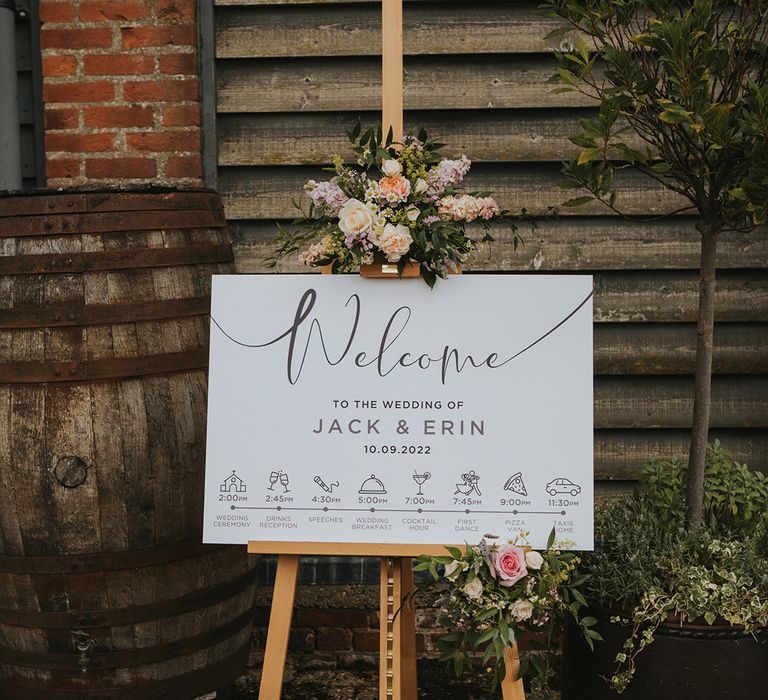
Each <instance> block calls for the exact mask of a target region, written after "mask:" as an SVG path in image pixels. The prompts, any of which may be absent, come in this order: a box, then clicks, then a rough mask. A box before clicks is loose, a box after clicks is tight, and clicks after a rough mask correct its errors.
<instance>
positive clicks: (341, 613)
mask: <svg viewBox="0 0 768 700" xmlns="http://www.w3.org/2000/svg"><path fill="white" fill-rule="evenodd" d="M296 624H297V625H303V626H305V627H366V626H367V625H368V615H367V614H366V612H365V610H354V609H352V610H347V609H340V608H331V609H328V610H323V609H320V608H297V609H296Z"/></svg>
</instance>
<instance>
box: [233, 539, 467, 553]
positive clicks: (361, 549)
mask: <svg viewBox="0 0 768 700" xmlns="http://www.w3.org/2000/svg"><path fill="white" fill-rule="evenodd" d="M446 546H451V545H438V544H424V545H421V544H397V543H379V542H374V543H371V542H262V541H257V540H251V541H249V542H248V553H249V554H298V555H301V554H308V555H312V556H342V557H418V556H419V555H420V554H430V555H432V556H442V555H443V554H445V547H446ZM453 546H454V547H460V548H463V547H464V546H465V545H464V544H454V545H453Z"/></svg>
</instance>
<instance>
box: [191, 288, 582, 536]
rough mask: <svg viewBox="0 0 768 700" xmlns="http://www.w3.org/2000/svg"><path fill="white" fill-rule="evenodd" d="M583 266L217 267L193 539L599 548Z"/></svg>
mask: <svg viewBox="0 0 768 700" xmlns="http://www.w3.org/2000/svg"><path fill="white" fill-rule="evenodd" d="M591 295H592V278H591V277H590V276H584V275H578V276H575V275H530V276H529V275H514V276H513V275H504V276H493V275H464V276H456V277H452V278H450V279H449V280H446V281H438V283H437V286H436V288H435V289H434V290H430V289H429V288H428V287H427V285H425V284H424V282H423V281H421V280H419V279H410V280H396V281H393V280H373V279H363V278H361V277H358V276H356V275H348V276H332V275H327V276H325V275H323V276H321V275H269V276H267V275H254V276H246V275H234V276H215V277H214V278H213V289H212V310H211V316H212V322H211V357H210V379H209V406H208V438H207V440H208V448H207V464H206V486H205V489H206V491H205V516H204V517H205V522H204V541H205V542H210V543H232V544H238V543H246V542H248V541H249V540H261V541H273V542H275V541H276V542H283V541H285V542H358V543H361V542H365V543H391V544H395V543H400V544H461V543H463V542H469V543H475V542H477V541H478V540H479V539H480V538H481V537H482V536H483V535H484V534H486V533H487V534H494V535H498V536H500V537H502V538H505V539H506V538H515V537H516V536H517V535H518V534H519V533H520V531H529V532H530V533H531V535H530V542H531V544H532V545H533V546H534V547H539V548H541V547H544V546H545V543H546V539H547V536H548V534H549V532H550V531H551V529H552V527H553V526H554V527H555V528H556V529H557V531H558V535H559V537H560V538H561V539H566V540H570V541H572V542H573V546H574V547H575V548H578V549H591V548H592V509H593V491H592V487H593V446H592V302H591Z"/></svg>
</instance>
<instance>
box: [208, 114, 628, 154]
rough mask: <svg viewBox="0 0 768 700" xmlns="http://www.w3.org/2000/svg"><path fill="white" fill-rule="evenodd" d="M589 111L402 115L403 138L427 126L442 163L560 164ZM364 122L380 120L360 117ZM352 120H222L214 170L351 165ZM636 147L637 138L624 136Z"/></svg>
mask: <svg viewBox="0 0 768 700" xmlns="http://www.w3.org/2000/svg"><path fill="white" fill-rule="evenodd" d="M595 114H596V113H595V112H594V110H591V109H589V108H578V109H551V110H547V111H545V112H541V111H538V110H526V109H521V110H471V111H454V112H450V111H448V112H444V111H434V112H431V111H411V112H406V114H405V122H406V124H405V130H406V133H407V132H408V131H409V130H411V131H417V130H418V129H419V128H420V127H422V126H423V127H425V128H426V129H427V131H428V132H429V133H430V135H432V136H433V137H436V138H438V139H439V140H440V141H441V142H444V143H445V144H446V147H445V148H444V149H443V153H444V155H445V156H446V157H449V158H451V157H458V156H459V155H462V154H463V155H466V156H467V157H468V158H470V159H471V160H472V161H475V162H477V161H489V162H506V161H521V160H522V161H530V162H534V161H558V162H559V161H561V160H563V159H565V158H568V157H569V156H570V155H572V154H574V153H576V152H578V151H579V149H578V147H576V146H574V145H573V144H572V143H571V142H570V141H569V140H568V135H569V134H571V133H575V132H577V131H578V129H579V127H578V120H579V119H583V118H592V117H594V116H595ZM359 116H360V119H361V121H362V122H363V123H364V124H367V123H373V122H374V121H378V119H379V115H378V114H377V113H374V112H364V113H362V114H360V115H359ZM357 117H358V115H357V114H350V113H345V112H318V113H309V114H302V113H288V114H279V115H276V114H269V113H266V114H256V113H254V114H221V115H219V119H218V129H219V134H218V136H219V165H222V166H230V165H309V164H317V165H320V164H323V165H324V164H326V163H328V162H330V160H331V156H333V155H334V154H336V153H339V154H341V155H342V156H344V158H345V159H348V160H351V159H352V155H353V154H352V150H351V144H350V143H349V140H348V139H347V137H346V136H345V134H344V130H345V129H348V128H350V127H352V126H353V125H354V123H355V121H356V119H357ZM627 141H628V142H630V143H632V144H633V145H635V146H638V145H640V144H639V140H638V139H634V138H632V137H631V134H628V135H627Z"/></svg>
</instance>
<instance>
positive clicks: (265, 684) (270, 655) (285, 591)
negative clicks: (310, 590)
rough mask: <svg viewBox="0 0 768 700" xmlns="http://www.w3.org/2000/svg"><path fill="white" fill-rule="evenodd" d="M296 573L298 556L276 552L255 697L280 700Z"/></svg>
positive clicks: (294, 595)
mask: <svg viewBox="0 0 768 700" xmlns="http://www.w3.org/2000/svg"><path fill="white" fill-rule="evenodd" d="M298 575H299V555H298V554H279V555H278V557H277V575H276V576H275V589H274V593H273V595H272V608H271V610H270V613H269V627H268V628H267V648H266V650H265V652H264V666H263V668H262V670H261V685H260V686H259V700H280V694H281V693H282V691H283V675H284V673H285V657H286V655H287V653H288V637H289V636H290V633H291V620H292V618H293V603H294V601H295V599H296V580H297V578H298Z"/></svg>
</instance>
